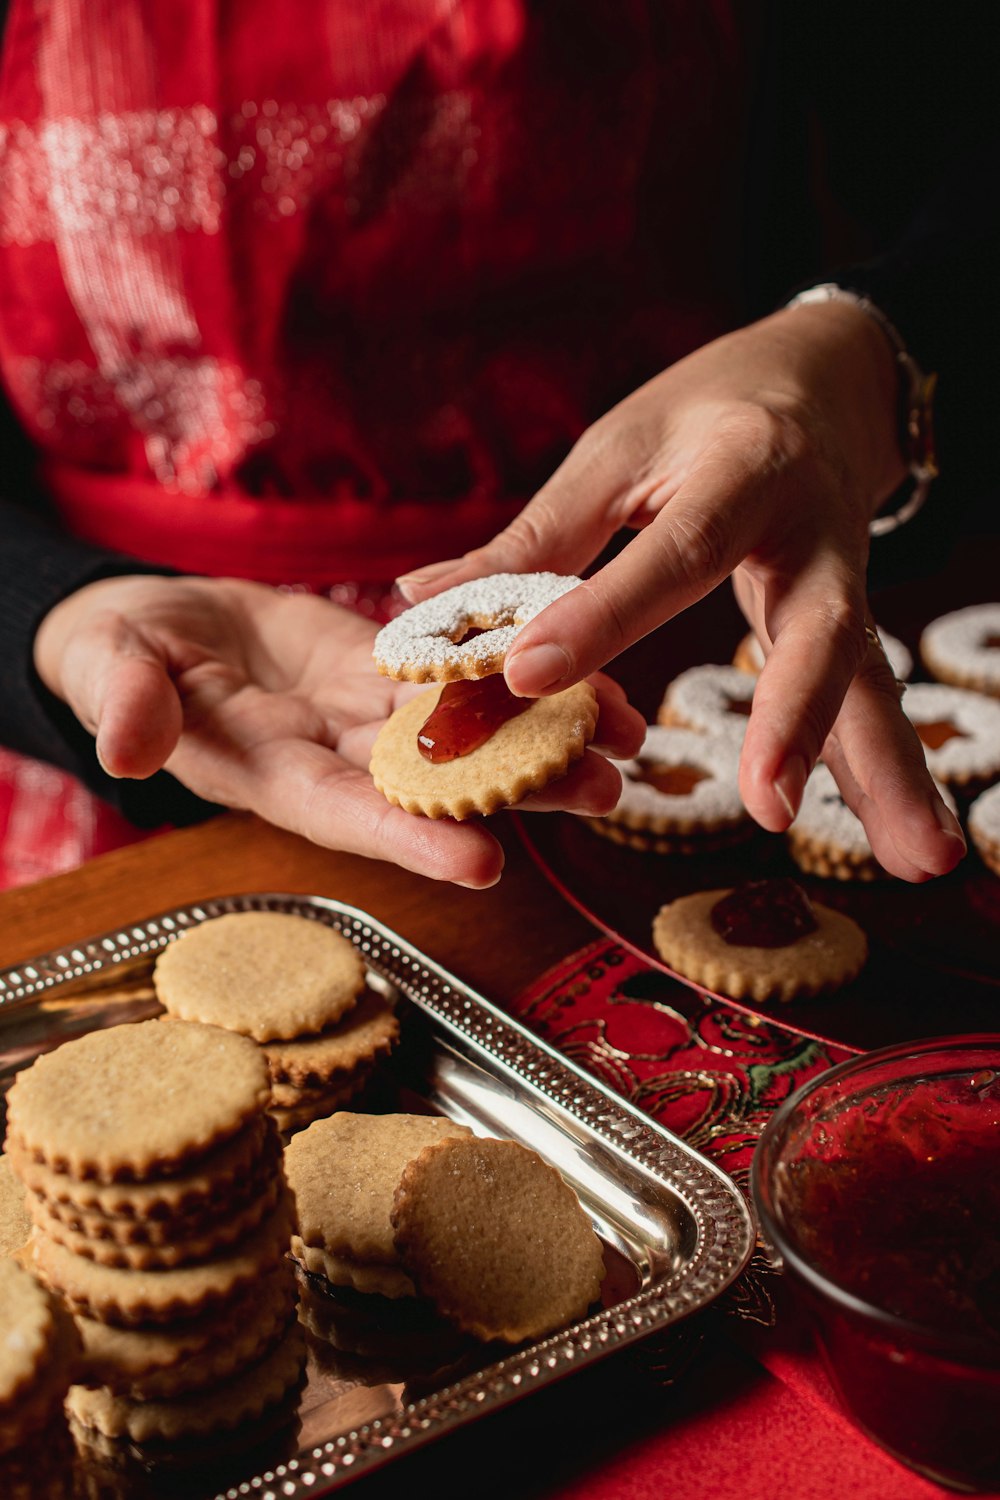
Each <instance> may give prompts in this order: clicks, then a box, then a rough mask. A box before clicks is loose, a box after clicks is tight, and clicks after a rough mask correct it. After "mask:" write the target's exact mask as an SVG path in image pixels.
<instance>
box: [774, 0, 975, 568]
mask: <svg viewBox="0 0 1000 1500" xmlns="http://www.w3.org/2000/svg"><path fill="white" fill-rule="evenodd" d="M768 15H769V26H770V31H769V34H768V37H767V42H766V46H765V49H764V56H765V64H764V69H763V71H762V75H761V79H762V89H763V90H764V93H763V94H762V97H761V117H762V119H763V120H764V122H765V124H764V128H763V129H762V131H761V132H759V134H758V142H757V150H758V158H757V164H758V167H759V168H760V171H759V180H760V181H761V182H762V183H763V184H764V193H763V197H762V200H761V203H760V204H759V205H758V206H757V207H756V210H754V206H753V205H751V222H753V214H754V211H756V228H757V241H756V252H755V253H756V256H757V261H756V263H755V266H754V267H753V268H754V269H756V268H763V269H764V272H765V275H764V276H761V277H759V279H758V286H757V288H756V290H757V292H758V309H759V310H763V308H761V307H760V302H761V300H764V299H769V300H770V305H771V306H772V307H773V306H775V305H780V304H781V302H783V301H784V300H785V299H786V297H787V296H789V295H790V294H791V293H792V292H794V291H796V290H798V289H800V288H802V287H804V286H808V285H809V284H811V283H814V282H816V281H826V280H830V281H835V282H837V283H839V284H840V285H841V286H843V287H846V288H849V289H851V290H854V291H857V292H860V293H863V294H865V295H867V296H868V297H870V298H871V300H872V301H873V302H874V303H876V304H877V305H878V306H879V307H880V308H881V309H882V310H883V311H884V312H885V314H886V315H887V317H888V318H889V319H890V320H891V322H892V323H893V324H894V325H895V327H896V328H897V329H898V330H899V333H900V335H901V337H902V338H903V341H904V343H905V344H906V346H907V348H908V349H909V350H910V352H911V353H912V355H913V356H914V358H915V359H916V360H917V362H918V363H919V364H920V366H921V368H922V369H923V370H925V371H926V372H928V373H931V372H933V373H935V374H936V375H937V387H936V393H935V402H934V407H935V438H936V448H937V454H938V460H939V466H940V470H941V477H940V478H939V479H938V480H937V481H936V482H935V484H934V485H933V487H932V490H931V494H930V498H929V500H928V502H927V505H926V507H925V509H924V511H923V512H922V514H921V515H920V516H919V517H917V518H916V519H915V520H914V521H912V522H910V523H909V524H908V525H907V526H906V527H904V528H902V529H901V530H900V531H899V532H896V533H893V534H891V535H890V536H888V537H886V538H884V539H883V540H879V541H877V542H876V543H875V544H874V545H873V563H874V565H875V570H876V572H875V581H888V580H889V579H891V578H892V577H893V576H894V575H896V576H898V575H901V574H904V573H906V572H910V573H912V572H919V571H925V570H927V569H928V568H932V567H933V566H934V565H935V563H940V560H941V556H942V551H946V550H947V549H948V547H949V546H950V545H951V544H952V543H953V541H954V540H955V539H956V537H957V536H958V535H960V534H966V535H972V534H981V533H983V532H991V533H996V532H998V531H1000V503H998V499H997V494H996V481H995V477H994V473H993V469H994V453H993V448H994V441H993V430H994V428H995V421H996V418H995V413H996V411H997V409H998V404H1000V360H998V359H997V356H996V350H997V348H998V346H1000V297H998V295H997V291H996V275H997V267H998V266H1000V194H998V184H997V167H996V163H997V160H998V159H1000V130H998V123H997V109H996V103H995V90H996V85H995V80H994V78H993V76H992V72H993V59H994V55H995V48H994V44H993V42H992V27H991V26H988V8H987V7H984V6H969V7H954V6H942V5H941V4H940V3H939V0H933V3H930V0H883V3H880V4H878V5H872V4H871V0H837V3H836V4H834V3H832V0H828V3H817V4H815V5H802V4H801V3H800V0H774V3H773V4H772V5H771V6H770V7H769V11H768ZM765 157H766V159H765ZM796 167H797V169H798V171H799V180H800V181H801V182H803V183H804V186H805V193H804V197H803V198H799V199H796V198H795V195H794V192H792V191H791V190H790V188H789V183H790V182H791V181H792V180H793V178H794V174H795V170H796ZM769 251H771V252H773V253H771V254H770V255H769V254H768V252H769ZM776 272H777V273H778V275H779V276H780V277H781V278H782V279H780V280H779V279H777V277H776V275H775V273H776ZM761 294H762V295H761Z"/></svg>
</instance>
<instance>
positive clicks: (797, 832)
mask: <svg viewBox="0 0 1000 1500" xmlns="http://www.w3.org/2000/svg"><path fill="white" fill-rule="evenodd" d="M938 791H939V792H940V793H941V796H942V797H943V799H944V801H945V802H946V803H947V805H948V806H949V807H950V808H951V810H952V812H957V809H956V807H955V802H954V798H953V797H952V795H951V793H950V792H949V791H948V788H947V787H946V786H944V785H943V783H940V782H939V783H938ZM785 837H786V840H787V843H788V851H789V853H790V854H791V856H792V858H793V859H794V861H795V863H796V864H797V865H798V867H799V869H800V870H804V871H805V872H806V873H807V874H809V875H822V876H825V877H826V878H827V879H832V880H879V879H882V878H887V872H886V871H885V870H884V869H883V868H882V866H881V865H880V864H879V862H878V860H877V859H876V858H875V855H874V854H873V853H872V846H871V844H870V843H869V842H868V835H867V833H865V826H864V824H863V823H862V821H861V819H860V818H859V817H857V816H856V814H855V813H853V812H852V811H851V809H850V808H849V807H848V805H847V803H846V802H845V801H844V799H843V797H842V796H841V795H840V788H839V787H838V786H837V783H836V781H835V780H834V778H833V773H832V772H831V771H830V770H829V768H828V767H827V766H825V765H823V764H822V763H820V764H819V765H817V766H816V767H815V769H814V770H813V772H812V774H811V776H810V777H809V780H808V781H807V782H806V786H805V791H804V792H803V794H802V802H801V804H800V806H799V811H798V816H797V817H796V819H795V822H794V823H793V824H792V826H791V827H790V828H789V829H788V832H787V833H786V835H785Z"/></svg>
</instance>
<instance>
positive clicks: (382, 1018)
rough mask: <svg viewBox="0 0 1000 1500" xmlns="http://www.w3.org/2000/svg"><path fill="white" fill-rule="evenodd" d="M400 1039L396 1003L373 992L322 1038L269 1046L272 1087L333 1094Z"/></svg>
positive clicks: (267, 1059) (266, 1057)
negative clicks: (282, 1085) (322, 1090)
mask: <svg viewBox="0 0 1000 1500" xmlns="http://www.w3.org/2000/svg"><path fill="white" fill-rule="evenodd" d="M398 1037H399V1021H398V1020H397V1019H396V1014H395V1011H394V1010H393V1006H392V1001H391V1000H389V999H387V998H386V996H385V995H377V994H376V993H375V991H374V990H368V991H367V992H366V993H365V994H364V995H362V997H361V999H360V1000H359V1001H358V1003H357V1005H355V1006H354V1007H353V1008H352V1009H351V1010H349V1011H348V1013H347V1015H346V1016H344V1018H343V1020H341V1021H338V1022H337V1024H336V1025H335V1026H331V1027H329V1028H328V1029H327V1030H326V1031H321V1032H320V1033H319V1034H318V1035H317V1036H306V1037H296V1038H293V1039H292V1040H290V1041H283V1042H265V1043H264V1044H263V1046H262V1048H261V1050H262V1051H263V1053H264V1060H265V1062H266V1063H267V1070H268V1072H269V1073H270V1075H271V1082H272V1084H275V1083H290V1084H294V1085H296V1086H297V1087H298V1088H328V1089H332V1088H335V1087H337V1086H338V1085H340V1084H346V1083H347V1082H348V1075H349V1074H353V1073H354V1072H355V1070H356V1069H357V1068H367V1067H368V1066H369V1065H371V1064H372V1063H374V1061H375V1059H376V1058H377V1057H380V1056H384V1055H385V1054H386V1053H388V1052H391V1051H392V1048H393V1046H394V1045H395V1043H396V1041H397V1039H398ZM274 1102H276V1103H281V1102H282V1101H281V1100H280V1099H277V1098H275V1101H274Z"/></svg>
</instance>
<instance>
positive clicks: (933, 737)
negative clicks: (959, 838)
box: [903, 682, 1000, 794]
mask: <svg viewBox="0 0 1000 1500" xmlns="http://www.w3.org/2000/svg"><path fill="white" fill-rule="evenodd" d="M903 712H904V713H905V714H906V716H907V718H908V719H909V720H910V722H911V723H912V724H913V727H914V729H916V731H917V734H918V735H919V736H920V741H921V743H922V745H923V747H924V756H925V758H926V761H927V767H928V770H929V771H930V772H931V775H932V776H934V777H936V778H937V780H938V781H944V782H946V783H947V784H948V785H949V786H950V787H952V788H954V789H955V790H956V791H961V792H966V793H969V794H972V793H974V792H975V791H979V790H981V789H982V788H983V787H984V786H986V785H987V784H988V783H989V782H991V781H994V780H996V778H997V777H998V776H1000V703H997V702H996V700H995V699H993V698H987V697H986V696H984V694H982V693H973V692H970V691H969V690H968V689H966V688H958V687H946V686H945V685H944V684H942V683H938V682H917V683H913V684H911V685H910V687H908V688H907V690H906V697H905V698H904V699H903Z"/></svg>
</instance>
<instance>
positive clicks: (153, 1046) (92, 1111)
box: [8, 1019, 268, 1182]
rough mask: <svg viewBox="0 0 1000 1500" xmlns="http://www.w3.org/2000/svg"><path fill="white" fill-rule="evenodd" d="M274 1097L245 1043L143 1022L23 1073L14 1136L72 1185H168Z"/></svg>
mask: <svg viewBox="0 0 1000 1500" xmlns="http://www.w3.org/2000/svg"><path fill="white" fill-rule="evenodd" d="M267 1097H268V1087H267V1068H266V1067H265V1065H264V1060H263V1058H262V1057H261V1055H260V1052H259V1050H258V1048H257V1047H255V1046H254V1044H253V1043H252V1042H251V1041H249V1040H248V1039H247V1038H246V1037H241V1036H235V1035H233V1033H232V1032H229V1031H224V1030H222V1029H220V1028H219V1027H217V1026H196V1025H193V1024H191V1023H190V1022H174V1021H165V1020H160V1019H158V1020H153V1021H140V1022H137V1023H135V1024H133V1025H124V1026H113V1027H110V1028H109V1029H108V1030H106V1031H92V1032H90V1033H88V1034H87V1035H86V1036H82V1037H79V1038H77V1039H76V1040H74V1041H71V1042H64V1043H63V1045H62V1046H61V1047H57V1048H56V1049H55V1051H53V1052H48V1053H45V1054H44V1055H43V1056H42V1057H39V1058H37V1059H36V1061H35V1062H34V1063H32V1065H31V1067H30V1068H27V1069H25V1071H24V1072H22V1073H19V1074H18V1076H17V1078H16V1079H15V1081H14V1085H13V1087H12V1088H11V1091H10V1094H9V1096H8V1133H9V1136H10V1137H11V1139H12V1140H13V1141H14V1143H15V1144H16V1149H17V1151H18V1152H20V1153H23V1154H24V1155H26V1156H28V1157H31V1158H33V1159H34V1160H36V1161H40V1162H43V1163H44V1164H45V1165H46V1166H49V1167H52V1168H54V1169H55V1170H56V1171H58V1172H67V1173H69V1174H70V1175H71V1176H72V1177H76V1178H87V1177H96V1178H98V1179H99V1180H100V1181H104V1182H114V1181H116V1180H118V1179H122V1178H127V1179H133V1178H139V1179H141V1178H143V1177H149V1176H154V1175H156V1176H166V1175H168V1174H169V1172H170V1171H171V1169H173V1168H175V1167H179V1166H180V1165H181V1164H182V1163H183V1162H185V1161H187V1160H188V1159H189V1158H191V1157H194V1156H197V1155H199V1154H200V1153H202V1152H205V1151H208V1150H210V1149H211V1148H212V1147H213V1146H216V1145H217V1144H218V1143H219V1142H221V1141H223V1140H226V1139H227V1138H229V1137H230V1136H233V1135H235V1134H236V1132H237V1131H238V1130H240V1128H241V1127H242V1126H243V1125H245V1124H246V1123H247V1122H248V1121H249V1120H250V1119H251V1118H252V1117H253V1116H254V1115H255V1114H257V1113H258V1111H260V1110H261V1109H263V1107H264V1105H265V1104H266V1103H267Z"/></svg>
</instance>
